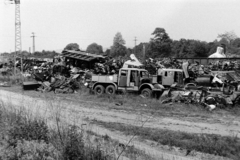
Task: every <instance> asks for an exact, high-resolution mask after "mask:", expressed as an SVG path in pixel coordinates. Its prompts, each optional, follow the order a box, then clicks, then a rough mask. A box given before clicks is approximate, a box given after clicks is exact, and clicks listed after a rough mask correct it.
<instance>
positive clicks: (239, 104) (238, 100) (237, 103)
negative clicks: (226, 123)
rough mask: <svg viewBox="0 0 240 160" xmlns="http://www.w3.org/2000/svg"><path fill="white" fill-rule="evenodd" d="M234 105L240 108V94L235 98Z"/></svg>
mask: <svg viewBox="0 0 240 160" xmlns="http://www.w3.org/2000/svg"><path fill="white" fill-rule="evenodd" d="M234 107H236V108H240V95H239V96H238V97H237V98H236V99H235V101H234Z"/></svg>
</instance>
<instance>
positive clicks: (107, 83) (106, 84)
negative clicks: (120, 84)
mask: <svg viewBox="0 0 240 160" xmlns="http://www.w3.org/2000/svg"><path fill="white" fill-rule="evenodd" d="M98 84H100V85H103V86H108V85H113V86H115V87H116V89H117V85H116V84H115V83H109V82H106V83H104V82H96V83H94V84H93V85H92V89H94V87H95V86H96V85H98Z"/></svg>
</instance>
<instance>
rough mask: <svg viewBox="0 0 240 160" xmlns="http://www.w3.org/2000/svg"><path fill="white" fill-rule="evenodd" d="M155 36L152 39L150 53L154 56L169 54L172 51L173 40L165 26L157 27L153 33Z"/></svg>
mask: <svg viewBox="0 0 240 160" xmlns="http://www.w3.org/2000/svg"><path fill="white" fill-rule="evenodd" d="M152 35H154V38H151V40H150V46H149V47H150V48H149V52H148V53H149V55H148V56H150V57H152V58H156V57H164V56H167V55H168V56H169V55H170V53H171V44H172V40H171V39H170V37H169V36H168V34H167V33H166V31H165V29H164V28H156V29H155V30H154V32H153V33H152Z"/></svg>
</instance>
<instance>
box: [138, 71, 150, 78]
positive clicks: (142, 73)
mask: <svg viewBox="0 0 240 160" xmlns="http://www.w3.org/2000/svg"><path fill="white" fill-rule="evenodd" d="M140 76H141V77H148V72H147V71H141V72H140Z"/></svg>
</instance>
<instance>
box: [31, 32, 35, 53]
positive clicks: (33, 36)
mask: <svg viewBox="0 0 240 160" xmlns="http://www.w3.org/2000/svg"><path fill="white" fill-rule="evenodd" d="M32 34H33V35H32V36H31V37H32V38H33V52H32V53H33V54H34V53H35V35H34V32H32Z"/></svg>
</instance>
